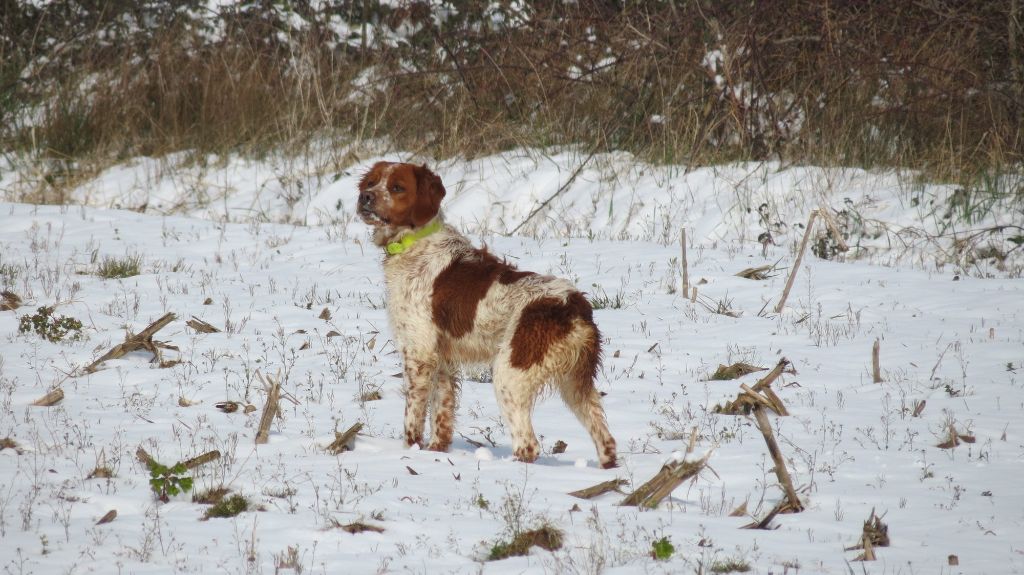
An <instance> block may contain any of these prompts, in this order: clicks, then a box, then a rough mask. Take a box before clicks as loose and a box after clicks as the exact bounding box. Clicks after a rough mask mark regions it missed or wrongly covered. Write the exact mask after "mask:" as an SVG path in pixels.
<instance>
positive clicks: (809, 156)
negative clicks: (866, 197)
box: [0, 0, 1024, 179]
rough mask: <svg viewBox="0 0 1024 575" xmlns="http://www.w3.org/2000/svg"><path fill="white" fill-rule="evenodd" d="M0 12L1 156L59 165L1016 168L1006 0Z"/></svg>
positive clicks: (951, 172) (71, 7)
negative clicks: (631, 158)
mask: <svg viewBox="0 0 1024 575" xmlns="http://www.w3.org/2000/svg"><path fill="white" fill-rule="evenodd" d="M0 4H2V5H3V6H2V7H3V8H4V10H3V12H4V14H5V15H4V16H0V24H2V25H3V26H4V30H7V31H9V32H7V33H5V34H3V35H2V36H3V38H2V39H0V62H3V63H2V64H0V120H3V123H2V126H3V127H2V128H0V139H2V140H0V147H2V148H4V149H7V150H12V149H14V150H24V151H30V152H32V153H41V154H43V155H46V156H49V157H54V158H60V159H65V160H73V161H78V160H82V159H94V160H95V159H97V158H99V159H108V160H113V159H118V158H124V157H126V156H131V155H136V154H146V155H162V154H166V153H169V152H173V151H179V150H194V151H199V152H215V153H225V152H240V153H248V154H260V153H264V152H267V151H269V150H275V149H285V150H293V151H294V150H297V151H301V150H302V146H304V145H305V144H307V143H309V142H310V141H312V140H314V139H318V138H319V139H322V138H336V139H339V140H342V141H352V140H362V139H379V140H382V141H386V142H389V143H390V144H391V145H394V146H395V147H396V148H401V149H405V150H411V151H415V152H420V153H423V154H428V155H433V156H437V157H450V156H456V155H462V156H472V155H477V154H484V153H491V152H496V151H501V150H506V149H510V148H514V147H523V146H525V147H545V146H559V145H576V146H583V147H584V148H586V149H588V150H591V151H604V150H626V151H630V152H633V153H635V154H637V155H638V156H639V157H641V158H642V159H645V160H648V161H653V162H659V163H660V162H672V163H676V162H681V163H689V164H709V163H718V162H724V161H732V160H765V159H771V160H779V161H782V162H790V163H818V164H835V165H852V166H862V167H868V168H873V167H888V166H904V167H912V168H918V169H921V170H924V171H925V173H927V174H928V175H930V176H931V177H935V178H950V179H964V178H968V179H969V178H974V177H975V176H976V175H977V174H979V173H988V172H991V171H993V170H1003V169H1007V168H1009V167H1013V166H1019V165H1020V162H1021V153H1022V151H1024V142H1022V126H1024V121H1022V120H1024V90H1022V85H1024V84H1022V77H1024V68H1022V63H1021V54H1022V48H1021V45H1020V43H1021V34H1020V28H1021V25H1020V22H1021V17H1020V14H1019V9H1018V0H1010V1H1009V2H989V1H984V0H965V1H962V2H948V1H939V0H923V1H921V2H914V3H902V2H876V3H862V2H826V3H822V2H818V1H813V0H784V1H779V2H742V3H741V2H704V1H682V0H679V1H674V2H672V1H669V2H658V3H654V2H650V3H643V2H640V3H632V2H616V1H614V0H606V1H582V0H581V1H580V2H575V3H564V2H560V1H555V0H549V1H531V2H527V3H526V4H525V8H523V9H522V10H518V9H516V7H515V5H509V4H502V5H501V6H500V7H497V8H496V7H495V6H493V5H489V4H488V3H479V2H468V1H450V2H448V3H446V4H445V5H444V6H446V7H453V8H454V13H450V12H444V11H443V10H441V9H439V8H437V7H436V6H435V7H433V8H431V6H429V5H428V4H427V3H426V2H417V1H411V2H407V3H404V4H401V5H399V6H397V7H390V6H382V5H380V4H379V3H376V2H369V1H363V0H358V1H357V0H336V1H334V2H323V3H317V4H316V5H314V4H312V3H310V2H301V1H296V2H290V3H282V2H272V1H270V0H265V1H263V2H257V3H252V4H251V5H250V7H249V8H241V7H236V8H232V9H225V10H223V11H222V12H221V13H219V14H215V15H211V14H208V13H204V12H203V10H202V8H201V6H205V3H201V2H199V1H198V0H191V1H190V2H183V3H182V5H184V6H191V8H190V10H192V11H191V12H189V11H187V10H184V9H179V10H173V9H169V8H166V7H165V8H161V9H158V8H145V6H146V5H142V6H143V7H139V5H137V4H136V3H134V2H128V1H126V0H107V1H106V2H104V1H102V0H99V1H97V2H92V3H79V2H72V1H71V0H65V1H63V2H54V3H51V4H50V5H48V6H47V7H44V8H38V7H35V8H33V7H31V6H26V4H22V3H19V2H17V1H16V0H13V1H12V0H0ZM76 6H77V8H76ZM83 6H91V7H92V8H87V7H86V8H83ZM76 10H78V11H79V12H81V11H83V10H84V11H86V12H87V13H88V17H83V16H82V15H81V14H80V13H78V12H76ZM146 10H150V11H151V12H146ZM189 15H191V19H190V17H189ZM295 15H298V16H301V17H302V18H304V20H305V22H306V24H305V25H300V26H296V25H294V24H293V20H290V16H295ZM147 18H148V19H149V20H148V21H150V22H152V23H153V24H152V25H150V26H138V27H134V28H133V27H131V26H126V25H124V22H125V21H131V22H146V21H147ZM332 19H333V20H332ZM198 20H203V21H204V22H206V26H207V27H206V28H205V29H204V28H202V27H201V26H199V25H198V24H197V21H198ZM332 21H333V22H335V23H336V22H338V21H344V22H347V24H348V26H349V29H350V30H351V31H352V34H351V35H348V36H346V35H345V34H342V35H339V34H337V33H336V30H335V29H334V28H332V26H331V22H332ZM83 22H84V23H83ZM211 22H212V23H213V24H210V23H211ZM211 29H215V30H216V32H211V31H210V30H211ZM403 30H405V32H401V31H403ZM410 30H411V31H412V33H409V32H408V31H410ZM396 31H397V32H396ZM101 32H102V34H101ZM399 32H401V33H399ZM47 37H49V38H54V40H53V41H51V42H46V41H43V40H44V39H45V38H47ZM97 38H100V39H102V41H99V40H97ZM396 38H399V39H396Z"/></svg>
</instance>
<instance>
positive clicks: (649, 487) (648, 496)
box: [619, 451, 711, 509]
mask: <svg viewBox="0 0 1024 575" xmlns="http://www.w3.org/2000/svg"><path fill="white" fill-rule="evenodd" d="M709 457H711V451H708V452H707V453H705V454H704V457H701V458H700V459H698V460H696V461H686V460H683V461H670V462H669V463H666V464H665V465H663V466H662V468H661V470H660V471H658V473H657V475H655V476H654V477H652V478H651V479H650V480H649V481H648V482H647V483H644V484H643V485H641V486H640V487H638V488H637V490H636V491H634V492H633V493H631V494H629V496H628V497H626V498H625V499H623V500H622V503H619V505H634V506H636V507H647V508H649V509H654V508H655V507H657V506H658V504H659V503H661V500H662V499H664V498H666V497H668V496H669V495H670V494H671V493H672V492H673V491H675V489H676V487H679V485H681V484H682V483H683V482H684V481H686V480H687V479H690V478H691V477H695V476H696V475H697V474H698V473H700V472H701V470H702V469H704V466H705V465H706V464H707V462H708V458H709Z"/></svg>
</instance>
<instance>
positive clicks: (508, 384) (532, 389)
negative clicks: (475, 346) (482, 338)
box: [494, 352, 544, 463]
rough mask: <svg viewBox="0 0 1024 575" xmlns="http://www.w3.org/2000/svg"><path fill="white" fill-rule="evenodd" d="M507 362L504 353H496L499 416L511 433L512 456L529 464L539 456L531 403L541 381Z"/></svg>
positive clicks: (495, 384) (495, 368) (495, 365)
mask: <svg viewBox="0 0 1024 575" xmlns="http://www.w3.org/2000/svg"><path fill="white" fill-rule="evenodd" d="M533 371H535V370H521V369H518V368H515V367H512V366H511V365H509V363H508V354H507V352H506V353H502V354H499V356H498V358H497V359H496V360H495V362H494V393H495V394H496V395H497V397H498V406H499V407H500V408H501V416H502V418H503V419H504V420H505V424H506V425H508V427H509V431H510V432H511V433H512V450H513V454H514V455H515V457H516V459H518V460H520V461H525V462H527V463H533V462H534V461H536V460H537V457H538V456H539V455H540V443H538V442H537V436H536V434H534V432H533V419H532V418H533V405H534V402H535V401H536V399H537V394H538V393H539V392H540V388H541V387H542V386H543V384H544V382H543V380H542V379H540V378H538V377H535V374H534V373H532V372H533Z"/></svg>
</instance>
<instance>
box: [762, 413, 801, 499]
mask: <svg viewBox="0 0 1024 575" xmlns="http://www.w3.org/2000/svg"><path fill="white" fill-rule="evenodd" d="M754 418H755V419H756V420H757V427H758V429H759V430H760V431H761V435H763V436H764V441H765V443H767V444H768V453H769V454H770V455H771V456H772V461H773V462H775V476H776V477H777V478H778V479H779V484H780V485H781V486H782V490H783V491H784V492H785V493H786V498H787V499H789V507H790V508H791V509H792V510H793V511H794V512H800V511H803V509H804V506H803V503H801V502H800V497H798V496H797V494H796V489H794V488H793V480H792V479H791V478H790V477H789V470H788V469H786V460H785V459H783V457H782V451H781V450H779V444H778V443H777V442H776V441H775V434H774V433H773V432H772V424H771V422H769V421H768V416H767V415H765V413H764V408H762V407H761V406H755V407H754Z"/></svg>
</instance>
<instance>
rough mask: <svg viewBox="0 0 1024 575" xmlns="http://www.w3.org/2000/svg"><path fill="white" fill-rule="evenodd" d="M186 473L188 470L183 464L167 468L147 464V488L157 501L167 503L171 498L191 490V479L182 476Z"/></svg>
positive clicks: (156, 464)
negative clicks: (151, 491)
mask: <svg viewBox="0 0 1024 575" xmlns="http://www.w3.org/2000/svg"><path fill="white" fill-rule="evenodd" d="M186 471H188V468H187V467H185V464H184V463H179V464H177V465H175V466H174V467H167V466H166V465H163V464H161V463H158V462H156V461H153V462H151V463H150V464H149V488H150V489H152V490H153V493H155V494H156V497H157V499H159V500H160V501H163V502H164V503H167V502H168V501H170V499H171V497H174V496H175V495H178V494H179V493H188V492H189V491H191V490H192V478H191V477H187V476H185V475H184V473H185V472H186Z"/></svg>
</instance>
